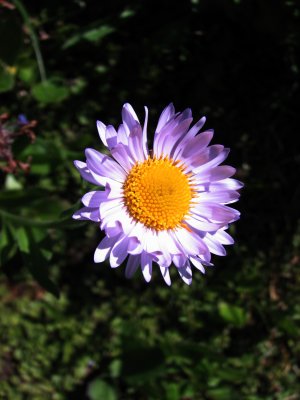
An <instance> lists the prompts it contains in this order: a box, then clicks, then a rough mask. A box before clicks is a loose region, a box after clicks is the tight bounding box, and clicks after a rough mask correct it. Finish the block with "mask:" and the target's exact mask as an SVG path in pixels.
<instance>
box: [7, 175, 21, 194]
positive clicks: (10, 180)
mask: <svg viewBox="0 0 300 400" xmlns="http://www.w3.org/2000/svg"><path fill="white" fill-rule="evenodd" d="M4 186H5V189H8V190H20V189H22V188H23V186H22V184H21V183H20V182H19V181H18V180H17V178H16V177H15V176H14V175H12V174H7V175H6V179H5V183H4Z"/></svg>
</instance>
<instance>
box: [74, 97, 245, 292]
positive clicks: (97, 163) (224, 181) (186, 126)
mask: <svg viewBox="0 0 300 400" xmlns="http://www.w3.org/2000/svg"><path fill="white" fill-rule="evenodd" d="M122 120H123V123H122V124H121V125H120V126H119V128H118V130H116V129H115V128H114V127H113V126H111V125H107V126H105V125H104V124H103V123H102V122H100V121H98V122H97V128H98V132H99V136H100V139H101V140H102V142H103V144H104V146H106V147H107V148H108V149H109V151H110V154H111V156H108V155H106V154H103V153H100V152H98V151H96V150H94V149H91V148H88V149H86V150H85V156H86V162H82V161H75V167H76V168H77V169H78V171H79V172H80V174H81V176H82V178H83V179H85V180H86V181H88V182H90V183H92V184H94V185H96V186H99V187H100V190H94V191H91V192H88V193H86V194H85V195H84V196H83V197H82V203H83V205H84V207H83V208H81V209H80V210H78V211H77V212H75V214H74V215H73V218H75V219H79V220H91V221H93V222H96V223H98V224H99V226H100V229H101V230H103V231H104V232H105V237H104V239H102V241H101V242H100V243H99V245H98V247H97V248H96V251H95V254H94V261H95V262H96V263H101V262H103V261H104V260H106V259H107V258H108V259H109V263H110V265H111V267H112V268H116V267H119V266H120V265H121V264H122V263H123V262H124V261H125V260H126V259H127V262H126V269H125V275H126V277H128V278H130V277H131V276H132V275H133V274H134V273H135V272H136V270H137V269H138V268H139V267H140V268H141V270H142V273H143V276H144V278H145V280H146V281H147V282H149V281H150V280H151V276H152V269H153V266H157V265H158V266H159V268H160V271H161V274H162V276H163V278H164V280H165V282H166V283H167V284H168V285H170V284H171V279H170V272H169V269H170V268H171V267H172V268H174V267H175V268H176V269H177V271H178V273H179V275H180V277H181V278H182V279H183V281H184V282H185V283H187V284H190V283H191V282H192V269H193V267H195V268H196V269H198V270H200V271H201V272H202V273H205V268H204V267H205V266H210V265H212V264H211V253H213V254H217V255H219V256H224V255H225V254H226V252H225V249H224V247H223V245H229V244H232V243H233V239H232V237H231V236H230V235H229V234H228V233H227V232H226V229H227V228H228V224H230V223H231V222H233V221H236V220H237V219H238V218H239V216H240V213H239V212H238V211H237V210H235V209H233V208H231V207H228V206H227V205H226V204H230V203H233V202H235V201H237V200H238V198H239V193H238V192H237V190H238V189H240V188H241V187H242V183H241V182H239V181H237V180H235V179H232V178H231V176H232V175H233V174H234V173H235V169H234V168H233V167H230V166H228V165H222V166H220V164H221V163H222V162H223V161H224V160H225V159H226V157H227V155H228V153H229V149H226V148H224V146H221V145H219V144H216V145H211V146H209V143H210V141H211V139H212V137H213V131H212V130H206V131H204V132H202V133H199V131H200V129H201V128H202V127H203V125H204V123H205V117H203V118H201V119H200V120H199V121H198V122H196V123H195V125H193V126H191V123H192V112H191V110H190V109H186V110H185V111H183V112H182V113H175V109H174V106H173V104H170V105H169V106H167V107H166V108H165V109H164V110H163V112H162V114H161V116H160V118H159V121H158V124H157V127H156V129H155V135H154V143H153V150H149V148H148V144H147V123H148V109H147V107H145V121H144V125H143V126H142V125H141V123H140V122H139V119H138V117H137V115H136V113H135V111H134V110H133V108H132V107H131V105H130V104H125V105H124V106H123V109H122ZM103 189H104V190H103Z"/></svg>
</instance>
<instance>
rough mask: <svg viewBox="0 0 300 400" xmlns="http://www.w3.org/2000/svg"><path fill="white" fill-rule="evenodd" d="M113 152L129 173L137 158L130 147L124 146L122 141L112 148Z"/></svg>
mask: <svg viewBox="0 0 300 400" xmlns="http://www.w3.org/2000/svg"><path fill="white" fill-rule="evenodd" d="M111 154H112V156H113V157H114V159H115V160H116V161H117V162H118V163H119V164H120V165H121V166H122V167H123V168H124V170H125V171H126V172H127V173H128V172H129V171H130V170H131V168H132V167H133V165H134V164H135V160H134V158H133V157H132V155H131V153H130V151H129V149H128V147H127V146H124V145H123V144H122V143H118V144H117V145H116V146H115V147H114V148H113V149H112V150H111Z"/></svg>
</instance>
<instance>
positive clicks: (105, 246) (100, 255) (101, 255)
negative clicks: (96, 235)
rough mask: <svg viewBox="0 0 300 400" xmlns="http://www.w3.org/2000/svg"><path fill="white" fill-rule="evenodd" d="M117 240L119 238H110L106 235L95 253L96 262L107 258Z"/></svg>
mask: <svg viewBox="0 0 300 400" xmlns="http://www.w3.org/2000/svg"><path fill="white" fill-rule="evenodd" d="M116 240H117V238H108V237H106V236H105V238H104V239H102V240H101V242H100V243H99V244H98V247H97V248H96V250H95V253H94V261H95V263H100V262H103V261H104V260H106V258H107V257H108V255H109V253H110V251H111V249H112V247H113V245H114V243H115V242H116Z"/></svg>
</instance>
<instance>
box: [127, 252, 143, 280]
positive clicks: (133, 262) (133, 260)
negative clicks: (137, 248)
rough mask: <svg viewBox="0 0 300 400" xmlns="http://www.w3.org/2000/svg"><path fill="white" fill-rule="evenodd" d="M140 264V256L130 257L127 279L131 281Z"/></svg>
mask: <svg viewBox="0 0 300 400" xmlns="http://www.w3.org/2000/svg"><path fill="white" fill-rule="evenodd" d="M139 263H140V256H132V255H130V256H129V257H128V261H127V265H126V269H125V277H126V278H127V279H130V278H131V277H132V276H133V274H134V273H135V272H136V270H137V269H138V266H139Z"/></svg>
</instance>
